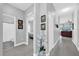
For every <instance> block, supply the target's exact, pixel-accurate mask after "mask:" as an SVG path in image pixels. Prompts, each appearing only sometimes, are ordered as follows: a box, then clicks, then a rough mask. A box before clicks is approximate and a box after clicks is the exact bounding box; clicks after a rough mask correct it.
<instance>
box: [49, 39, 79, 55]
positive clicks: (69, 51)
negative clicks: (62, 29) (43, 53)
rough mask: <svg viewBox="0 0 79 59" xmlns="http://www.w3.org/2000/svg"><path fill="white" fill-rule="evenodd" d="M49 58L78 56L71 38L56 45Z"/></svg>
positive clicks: (78, 53)
mask: <svg viewBox="0 0 79 59" xmlns="http://www.w3.org/2000/svg"><path fill="white" fill-rule="evenodd" d="M50 55H51V56H79V52H78V51H77V48H76V46H75V45H74V44H73V42H72V39H71V38H68V39H67V38H66V39H63V40H62V43H60V44H57V45H56V46H55V48H54V49H53V50H52V51H51V53H50Z"/></svg>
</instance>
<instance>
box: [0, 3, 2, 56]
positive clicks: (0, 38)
mask: <svg viewBox="0 0 79 59" xmlns="http://www.w3.org/2000/svg"><path fill="white" fill-rule="evenodd" d="M2 6H3V4H0V56H2V55H3V50H2V48H3V45H2V41H3V24H2V13H3V10H2Z"/></svg>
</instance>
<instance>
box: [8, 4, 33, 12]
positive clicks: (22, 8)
mask: <svg viewBox="0 0 79 59" xmlns="http://www.w3.org/2000/svg"><path fill="white" fill-rule="evenodd" d="M9 4H10V5H12V6H14V7H16V8H18V9H20V10H23V11H25V10H26V9H28V8H29V7H30V6H31V5H32V4H33V3H9Z"/></svg>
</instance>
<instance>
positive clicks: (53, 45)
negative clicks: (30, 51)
mask: <svg viewBox="0 0 79 59" xmlns="http://www.w3.org/2000/svg"><path fill="white" fill-rule="evenodd" d="M58 42H59V40H57V41H56V43H55V44H54V45H53V46H52V48H51V49H50V51H49V53H48V54H46V55H47V56H50V52H51V50H52V49H53V48H54V47H55V46H56V45H57V43H58Z"/></svg>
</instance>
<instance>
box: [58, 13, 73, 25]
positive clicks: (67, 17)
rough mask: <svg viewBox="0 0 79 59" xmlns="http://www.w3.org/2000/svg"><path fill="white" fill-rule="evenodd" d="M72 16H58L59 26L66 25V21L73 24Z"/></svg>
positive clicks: (68, 14)
mask: <svg viewBox="0 0 79 59" xmlns="http://www.w3.org/2000/svg"><path fill="white" fill-rule="evenodd" d="M72 15H73V12H68V13H66V14H64V15H59V16H60V24H62V23H66V22H68V21H71V22H73V20H72Z"/></svg>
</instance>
